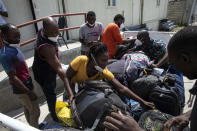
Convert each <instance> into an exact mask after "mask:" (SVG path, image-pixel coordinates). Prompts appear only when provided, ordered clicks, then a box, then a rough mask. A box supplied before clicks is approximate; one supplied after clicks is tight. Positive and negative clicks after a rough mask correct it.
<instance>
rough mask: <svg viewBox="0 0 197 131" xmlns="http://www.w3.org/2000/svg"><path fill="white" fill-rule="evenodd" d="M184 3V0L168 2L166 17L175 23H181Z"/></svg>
mask: <svg viewBox="0 0 197 131" xmlns="http://www.w3.org/2000/svg"><path fill="white" fill-rule="evenodd" d="M186 4H187V2H186V0H180V1H172V2H169V4H168V14H167V17H168V18H169V19H170V20H173V21H174V22H175V23H176V24H183V23H184V22H183V19H184V14H185V11H186Z"/></svg>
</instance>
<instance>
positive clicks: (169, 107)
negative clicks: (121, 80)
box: [129, 70, 181, 116]
mask: <svg viewBox="0 0 197 131" xmlns="http://www.w3.org/2000/svg"><path fill="white" fill-rule="evenodd" d="M144 72H146V73H144ZM142 73H144V74H143V76H141V75H140V76H141V77H140V78H138V79H137V80H135V81H134V82H133V83H132V84H131V85H129V88H130V89H131V90H132V91H133V92H134V93H136V94H137V95H138V96H140V97H141V98H143V99H145V100H147V101H150V102H153V103H154V104H155V106H156V108H157V109H159V110H161V111H162V112H164V113H167V114H171V115H173V116H176V115H179V114H180V113H181V98H180V92H179V89H178V88H177V86H176V85H177V81H176V75H175V74H169V73H167V74H166V73H165V72H164V73H163V74H161V75H159V76H157V75H155V74H154V73H155V72H151V71H150V70H147V71H143V72H142ZM142 73H140V74H142ZM150 74H152V75H150ZM156 74H158V73H156Z"/></svg>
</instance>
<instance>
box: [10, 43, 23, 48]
mask: <svg viewBox="0 0 197 131" xmlns="http://www.w3.org/2000/svg"><path fill="white" fill-rule="evenodd" d="M9 46H11V47H14V48H19V47H20V45H19V44H9Z"/></svg>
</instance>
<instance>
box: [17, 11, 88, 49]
mask: <svg viewBox="0 0 197 131" xmlns="http://www.w3.org/2000/svg"><path fill="white" fill-rule="evenodd" d="M75 15H84V19H85V22H86V13H69V14H54V15H50V16H47V17H60V16H75ZM47 17H42V18H40V19H36V20H32V21H29V22H26V23H23V24H20V25H17V28H22V27H24V26H28V25H31V24H34V23H38V22H40V21H43V20H44V19H45V18H47ZM78 28H80V26H75V27H69V28H63V29H59V31H66V30H74V29H78ZM35 40H36V38H32V39H30V40H27V41H24V42H22V43H20V46H24V45H27V44H29V43H31V42H34V41H35Z"/></svg>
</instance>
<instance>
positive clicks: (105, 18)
mask: <svg viewBox="0 0 197 131" xmlns="http://www.w3.org/2000/svg"><path fill="white" fill-rule="evenodd" d="M157 1H160V3H159V5H157ZM107 2H108V0H91V1H90V0H65V7H66V12H67V13H73V12H88V11H90V10H93V11H94V12H95V13H96V15H97V21H100V22H102V23H103V25H104V27H106V26H107V25H108V24H109V23H111V22H113V17H114V16H115V15H116V14H118V13H120V14H124V16H125V18H126V19H125V25H126V26H132V25H139V24H140V22H141V4H140V0H124V1H122V0H116V6H108V3H107ZM87 3H88V4H87ZM167 5H168V1H167V0H144V10H143V23H147V26H148V28H149V29H150V30H157V29H158V21H159V20H160V19H163V18H166V16H167ZM73 7H74V8H73ZM68 23H69V26H77V25H81V24H83V23H84V19H83V17H81V16H76V17H69V18H68ZM70 35H71V37H72V38H74V39H78V30H74V31H70Z"/></svg>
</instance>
